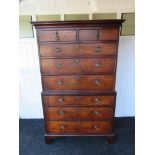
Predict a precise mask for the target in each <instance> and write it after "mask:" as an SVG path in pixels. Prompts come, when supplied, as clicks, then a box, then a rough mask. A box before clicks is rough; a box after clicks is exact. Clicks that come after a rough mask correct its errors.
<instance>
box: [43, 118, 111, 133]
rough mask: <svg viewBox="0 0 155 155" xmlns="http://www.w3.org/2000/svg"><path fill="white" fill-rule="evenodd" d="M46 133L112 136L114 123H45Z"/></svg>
mask: <svg viewBox="0 0 155 155" xmlns="http://www.w3.org/2000/svg"><path fill="white" fill-rule="evenodd" d="M45 127H46V133H53V134H56V133H58V134H94V135H97V134H110V133H112V130H113V124H112V122H108V121H45Z"/></svg>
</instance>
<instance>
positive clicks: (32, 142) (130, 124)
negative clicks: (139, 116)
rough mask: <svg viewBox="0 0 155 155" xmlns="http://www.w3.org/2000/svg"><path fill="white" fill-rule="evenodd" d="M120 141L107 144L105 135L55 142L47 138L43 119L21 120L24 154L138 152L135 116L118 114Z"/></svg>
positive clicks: (116, 154) (131, 154)
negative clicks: (48, 140) (46, 139)
mask: <svg viewBox="0 0 155 155" xmlns="http://www.w3.org/2000/svg"><path fill="white" fill-rule="evenodd" d="M115 133H116V138H117V140H116V142H115V144H107V143H106V140H105V139H104V138H102V137H64V138H58V139H55V140H54V143H53V144H45V142H44V122H43V120H42V119H27V120H26V119H20V120H19V142H20V144H19V153H20V155H134V154H135V118H134V117H121V118H116V130H115Z"/></svg>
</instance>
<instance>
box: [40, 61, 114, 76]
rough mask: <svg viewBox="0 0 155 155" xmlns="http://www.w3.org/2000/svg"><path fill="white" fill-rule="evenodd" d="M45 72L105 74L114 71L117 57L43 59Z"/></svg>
mask: <svg viewBox="0 0 155 155" xmlns="http://www.w3.org/2000/svg"><path fill="white" fill-rule="evenodd" d="M40 63H41V70H42V73H43V74H52V75H60V74H91V73H92V74H94V73H98V74H103V73H109V74H111V73H114V72H115V65H116V59H115V58H91V59H88V58H86V59H85V58H76V59H41V61H40Z"/></svg>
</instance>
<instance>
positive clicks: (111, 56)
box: [32, 20, 123, 143]
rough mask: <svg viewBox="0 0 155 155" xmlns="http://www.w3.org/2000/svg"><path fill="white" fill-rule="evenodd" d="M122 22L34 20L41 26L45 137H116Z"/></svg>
mask: <svg viewBox="0 0 155 155" xmlns="http://www.w3.org/2000/svg"><path fill="white" fill-rule="evenodd" d="M122 22H123V20H91V21H55V22H32V24H33V25H34V26H35V28H36V30H37V40H38V49H39V58H40V71H41V77H42V89H43V92H42V105H43V111H44V119H45V140H46V143H51V140H52V139H53V138H56V137H60V136H104V137H105V138H107V140H108V142H109V143H111V142H113V139H114V115H115V102H116V92H115V81H116V66H117V50H118V41H119V29H120V26H121V24H122Z"/></svg>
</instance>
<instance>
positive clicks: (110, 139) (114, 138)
mask: <svg viewBox="0 0 155 155" xmlns="http://www.w3.org/2000/svg"><path fill="white" fill-rule="evenodd" d="M105 138H106V140H107V143H108V144H114V143H115V141H116V137H115V136H114V135H112V136H106V137H105Z"/></svg>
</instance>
